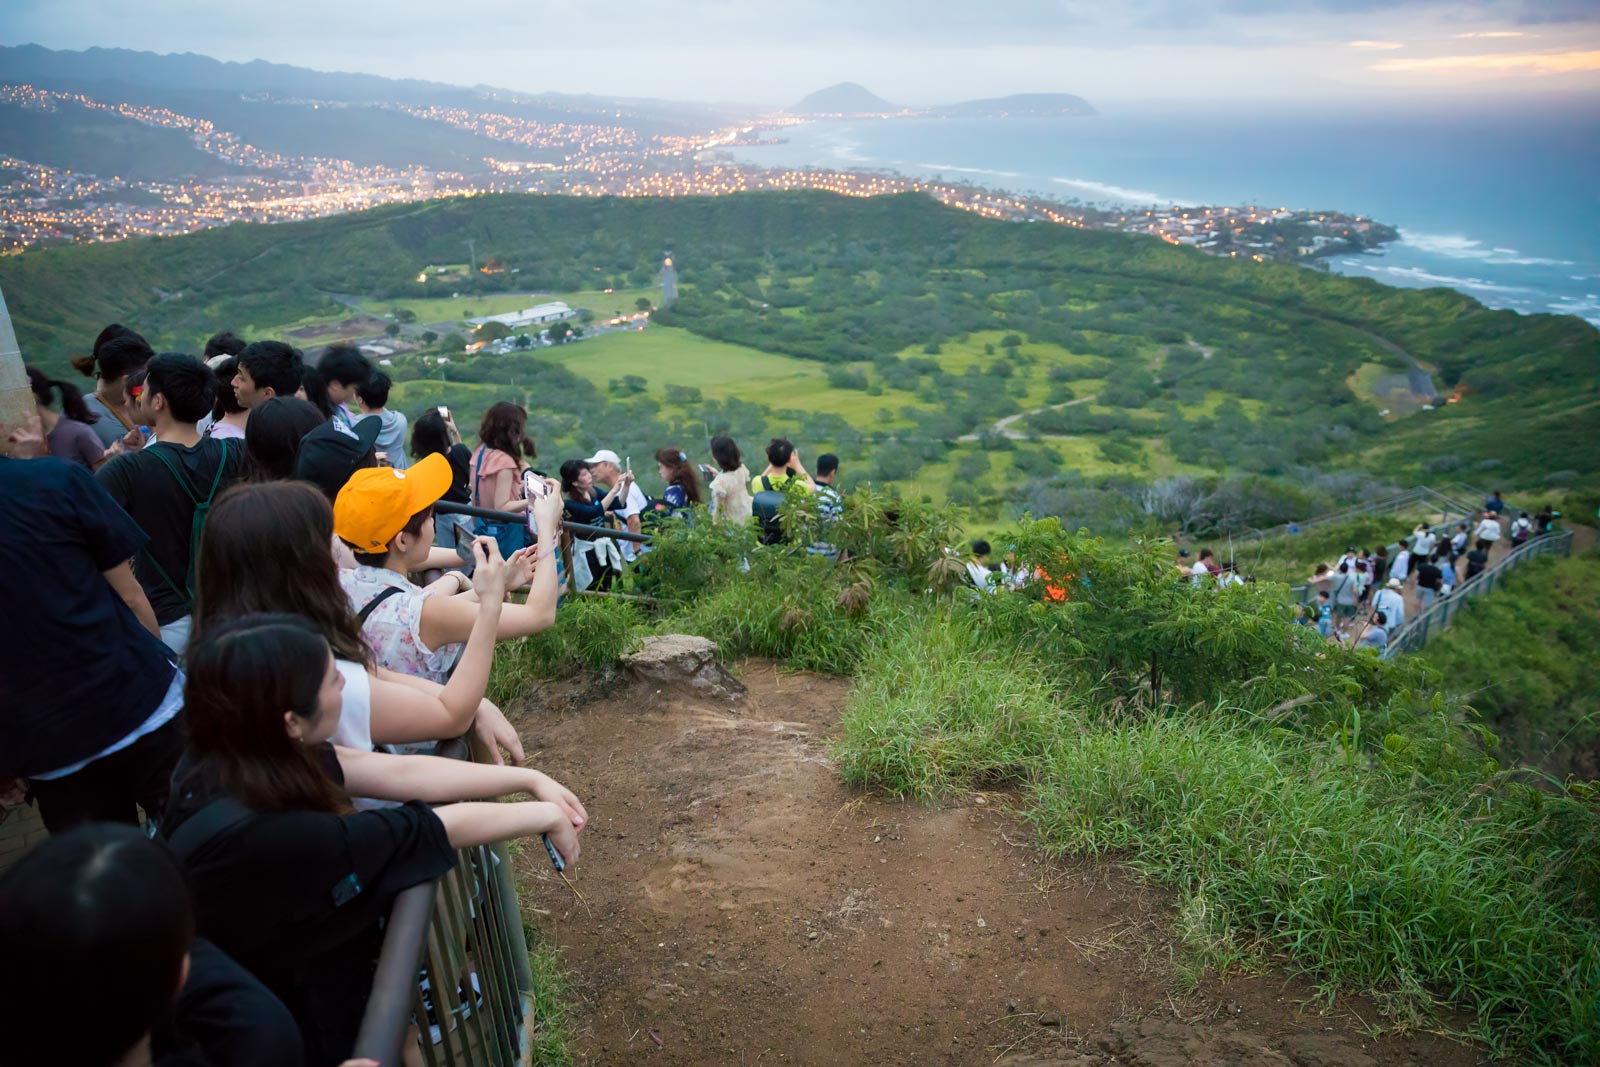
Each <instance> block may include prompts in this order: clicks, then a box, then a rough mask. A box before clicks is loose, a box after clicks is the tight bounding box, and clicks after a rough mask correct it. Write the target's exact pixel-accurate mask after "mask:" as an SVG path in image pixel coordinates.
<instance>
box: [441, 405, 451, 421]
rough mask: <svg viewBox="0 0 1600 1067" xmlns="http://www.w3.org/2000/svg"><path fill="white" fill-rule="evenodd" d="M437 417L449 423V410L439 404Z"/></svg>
mask: <svg viewBox="0 0 1600 1067" xmlns="http://www.w3.org/2000/svg"><path fill="white" fill-rule="evenodd" d="M439 417H440V418H441V419H444V420H445V421H446V422H449V421H450V409H449V408H447V407H445V406H444V405H443V404H440V405H439Z"/></svg>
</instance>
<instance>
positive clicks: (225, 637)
mask: <svg viewBox="0 0 1600 1067" xmlns="http://www.w3.org/2000/svg"><path fill="white" fill-rule="evenodd" d="M209 529H210V527H209V526H208V527H207V530H208V531H209ZM327 669H328V642H327V641H325V640H323V639H322V636H321V635H320V634H318V633H317V631H316V629H315V628H314V627H313V626H312V625H311V624H310V623H308V622H307V621H306V620H305V619H302V618H300V617H299V616H296V615H285V614H267V613H261V614H249V615H241V616H239V617H237V618H233V619H228V620H227V621H225V622H223V623H221V624H219V625H217V626H214V627H212V628H210V629H209V630H208V631H207V632H206V634H205V636H204V637H202V638H200V639H199V640H197V641H193V642H190V644H189V648H188V651H187V653H186V654H185V656H184V671H185V673H186V675H187V677H186V678H185V680H184V683H183V719H184V732H185V733H186V734H187V735H188V740H189V752H190V754H191V755H193V756H194V757H195V758H196V760H197V761H198V762H199V764H200V768H201V773H202V774H203V775H204V776H205V777H206V779H207V780H208V781H209V782H210V783H212V784H215V785H218V786H221V787H222V788H223V789H224V790H225V791H227V792H228V793H230V794H232V795H233V796H235V797H237V798H238V799H239V800H241V801H243V802H244V804H245V805H246V806H247V807H249V808H252V809H254V810H256V811H344V810H348V808H349V799H348V798H347V797H346V796H345V795H344V793H343V791H342V790H341V789H339V787H338V786H336V785H334V784H333V782H332V781H330V780H329V779H328V776H327V775H325V774H324V773H323V772H322V771H321V769H320V768H318V766H317V764H316V761H315V760H314V759H313V757H312V750H311V749H310V748H308V747H307V746H306V745H303V744H301V743H300V742H299V741H296V740H295V739H294V738H292V737H290V736H289V733H288V731H287V730H285V729H284V722H283V713H284V712H286V711H291V712H293V713H294V714H296V715H298V716H300V717H301V718H302V719H308V720H313V721H314V720H315V719H316V718H317V716H318V714H319V712H318V709H317V694H318V692H319V691H320V690H321V688H322V679H323V676H324V675H325V673H326V671H327Z"/></svg>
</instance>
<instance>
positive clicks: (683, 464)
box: [656, 448, 700, 504]
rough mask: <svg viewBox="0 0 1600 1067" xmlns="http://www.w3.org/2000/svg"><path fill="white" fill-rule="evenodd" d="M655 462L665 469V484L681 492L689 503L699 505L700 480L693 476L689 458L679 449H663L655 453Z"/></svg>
mask: <svg viewBox="0 0 1600 1067" xmlns="http://www.w3.org/2000/svg"><path fill="white" fill-rule="evenodd" d="M656 462H657V463H659V464H661V465H662V466H663V467H665V468H667V484H668V485H675V486H677V487H678V488H680V489H682V490H683V495H684V496H686V497H688V498H689V503H691V504H698V503H700V479H699V478H698V477H696V476H695V473H694V467H693V466H692V465H691V464H690V463H689V457H688V456H687V455H685V454H684V451H683V449H681V448H663V449H660V450H658V451H657V452H656Z"/></svg>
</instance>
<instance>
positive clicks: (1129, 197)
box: [1050, 178, 1197, 204]
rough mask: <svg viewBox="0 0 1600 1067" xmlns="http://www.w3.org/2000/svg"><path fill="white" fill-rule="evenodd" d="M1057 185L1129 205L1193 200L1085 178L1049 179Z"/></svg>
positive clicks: (1190, 202) (1175, 202)
mask: <svg viewBox="0 0 1600 1067" xmlns="http://www.w3.org/2000/svg"><path fill="white" fill-rule="evenodd" d="M1050 180H1051V181H1053V182H1055V183H1056V184H1058V185H1071V186H1075V187H1076V188H1079V189H1087V190H1088V191H1089V192H1091V193H1099V194H1100V195H1101V196H1104V197H1108V198H1110V199H1112V200H1122V201H1125V202H1127V203H1130V204H1193V203H1197V201H1194V200H1178V199H1176V198H1174V197H1170V196H1162V195H1161V194H1160V193H1152V192H1149V191H1147V190H1144V189H1128V188H1125V187H1124V186H1121V185H1108V184H1107V183H1105V182H1093V181H1089V180H1088V179H1086V178H1051V179H1050Z"/></svg>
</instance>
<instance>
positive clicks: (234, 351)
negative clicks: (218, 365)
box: [205, 330, 245, 360]
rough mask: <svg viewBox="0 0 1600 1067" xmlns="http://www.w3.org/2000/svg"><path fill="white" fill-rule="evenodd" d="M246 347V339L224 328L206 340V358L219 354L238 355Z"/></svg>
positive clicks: (215, 356)
mask: <svg viewBox="0 0 1600 1067" xmlns="http://www.w3.org/2000/svg"><path fill="white" fill-rule="evenodd" d="M244 348H245V345H244V341H243V340H241V339H240V338H239V337H238V336H236V335H235V334H234V332H233V331H232V330H223V331H222V332H221V333H214V334H212V335H211V339H210V340H209V341H207V342H206V347H205V358H206V359H207V360H212V359H215V358H217V357H218V356H237V355H238V354H239V353H240V352H243V351H244Z"/></svg>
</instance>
